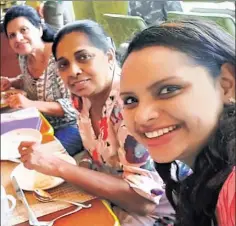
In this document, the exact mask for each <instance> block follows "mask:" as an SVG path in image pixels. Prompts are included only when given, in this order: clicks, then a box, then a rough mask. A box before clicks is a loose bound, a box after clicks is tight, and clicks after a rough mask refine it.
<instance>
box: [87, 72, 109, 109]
mask: <svg viewBox="0 0 236 226" xmlns="http://www.w3.org/2000/svg"><path fill="white" fill-rule="evenodd" d="M113 77H114V71H113V72H112V75H111V77H110V79H109V82H108V84H107V86H106V88H104V89H103V90H102V91H101V92H100V93H98V94H96V95H93V96H91V97H89V98H88V99H89V100H90V102H91V110H95V111H100V110H101V109H102V108H103V106H104V104H105V103H106V100H107V98H108V97H109V94H110V92H111V89H112V82H113Z"/></svg>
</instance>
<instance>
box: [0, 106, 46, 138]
mask: <svg viewBox="0 0 236 226" xmlns="http://www.w3.org/2000/svg"><path fill="white" fill-rule="evenodd" d="M41 123H42V120H41V117H40V113H39V111H38V110H37V108H25V109H22V110H19V111H15V112H11V113H4V114H1V135H2V134H4V133H6V132H9V131H11V130H15V129H21V128H32V129H37V130H40V127H41Z"/></svg>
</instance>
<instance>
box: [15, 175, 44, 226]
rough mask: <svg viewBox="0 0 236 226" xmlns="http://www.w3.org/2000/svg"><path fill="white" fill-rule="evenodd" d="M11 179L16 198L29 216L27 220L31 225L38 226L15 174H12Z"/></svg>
mask: <svg viewBox="0 0 236 226" xmlns="http://www.w3.org/2000/svg"><path fill="white" fill-rule="evenodd" d="M11 180H12V184H13V187H14V189H15V191H16V196H17V198H18V199H19V200H20V201H21V202H22V203H23V204H24V206H25V208H26V209H27V212H28V216H29V221H30V222H31V223H33V225H36V226H39V225H40V223H39V221H38V219H37V217H36V216H35V214H34V212H33V210H32V209H31V208H30V206H29V204H28V202H27V199H26V197H25V194H24V192H23V190H22V189H21V188H20V186H19V184H18V182H17V179H16V178H15V176H12V179H11Z"/></svg>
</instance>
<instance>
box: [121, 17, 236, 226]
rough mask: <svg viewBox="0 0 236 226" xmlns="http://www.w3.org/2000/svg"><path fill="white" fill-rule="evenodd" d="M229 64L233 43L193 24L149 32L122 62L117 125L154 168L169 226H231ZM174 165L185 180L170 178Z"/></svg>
mask: <svg viewBox="0 0 236 226" xmlns="http://www.w3.org/2000/svg"><path fill="white" fill-rule="evenodd" d="M235 62H236V61H235V38H234V37H232V36H230V35H229V34H227V33H226V32H225V31H223V30H222V29H220V28H219V27H217V26H216V25H215V24H214V23H210V22H204V21H199V20H186V21H184V20H183V21H173V22H166V23H164V24H162V25H160V26H157V25H154V26H151V27H149V28H147V29H145V30H143V31H142V32H141V33H139V34H137V35H136V36H135V37H134V38H133V40H132V41H131V42H130V44H129V47H128V50H127V53H126V55H125V60H124V64H123V67H122V73H121V97H122V99H123V102H124V113H123V115H124V120H125V123H126V126H127V128H128V129H129V131H130V132H131V133H132V135H133V136H134V137H135V138H136V139H137V141H139V142H140V143H142V144H144V146H146V147H147V148H148V150H149V152H150V154H151V156H152V157H153V159H154V160H155V161H156V169H157V171H158V172H159V174H160V175H161V176H162V178H163V180H164V181H165V182H166V194H167V197H168V198H169V201H170V202H171V203H172V205H173V207H174V208H175V210H176V218H177V219H176V222H175V225H176V226H211V225H214V226H215V225H218V226H234V225H235V201H236V200H235V168H234V166H235V148H236V143H235V141H236V137H235V64H236V63H235ZM176 160H181V161H183V162H185V163H187V164H188V165H189V166H190V167H191V168H192V173H191V174H190V175H188V176H187V177H186V178H184V179H179V178H178V176H176V177H175V178H174V177H173V172H174V171H173V168H172V170H171V171H170V166H171V164H172V163H173V162H175V161H176ZM177 168H178V167H177ZM171 172H172V174H171ZM159 223H160V221H158V222H156V225H159Z"/></svg>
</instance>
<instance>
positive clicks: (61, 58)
mask: <svg viewBox="0 0 236 226" xmlns="http://www.w3.org/2000/svg"><path fill="white" fill-rule="evenodd" d="M84 51H86V50H85V49H81V50H78V51H76V52H74V56H75V55H77V54H79V53H81V52H84ZM60 60H66V58H65V57H63V56H62V57H60V58H58V59H57V61H60Z"/></svg>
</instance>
